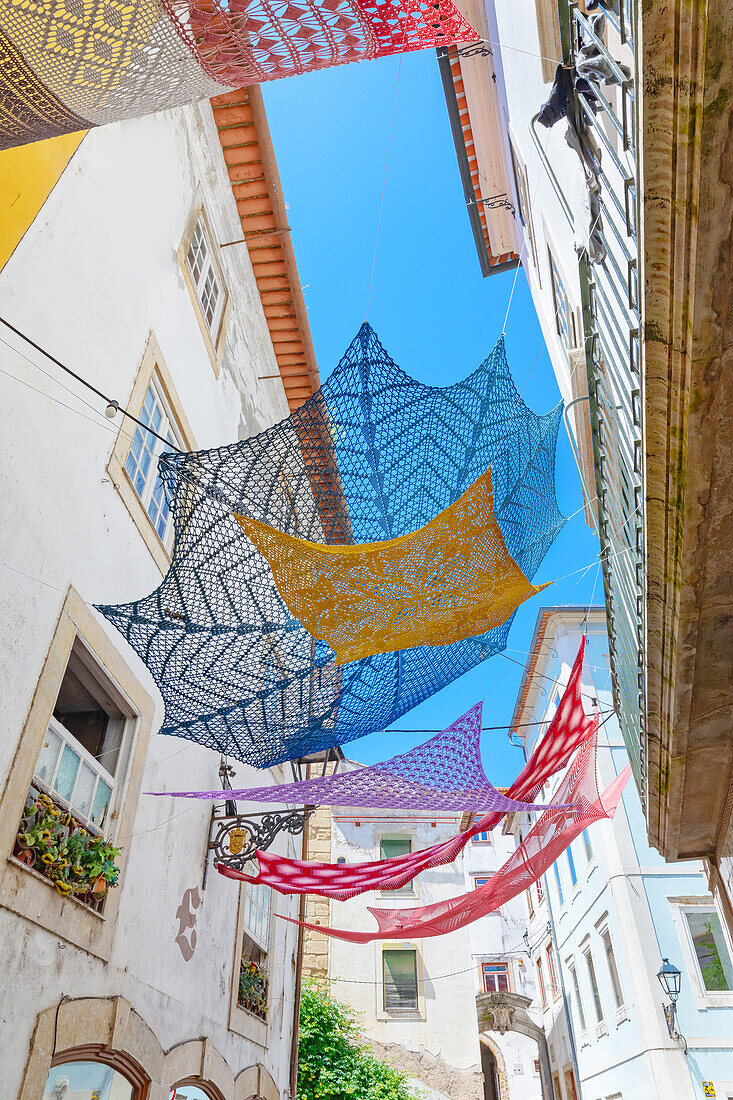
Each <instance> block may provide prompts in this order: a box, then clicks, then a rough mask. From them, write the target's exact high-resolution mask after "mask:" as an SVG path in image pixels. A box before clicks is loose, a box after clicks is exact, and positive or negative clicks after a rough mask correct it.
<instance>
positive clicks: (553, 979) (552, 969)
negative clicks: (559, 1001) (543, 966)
mask: <svg viewBox="0 0 733 1100" xmlns="http://www.w3.org/2000/svg"><path fill="white" fill-rule="evenodd" d="M546 955H547V974H548V977H549V979H550V989H551V990H552V996H553V997H559V996H560V984H559V982H558V980H557V967H556V966H555V954H554V952H553V950H552V944H548V945H547V950H546Z"/></svg>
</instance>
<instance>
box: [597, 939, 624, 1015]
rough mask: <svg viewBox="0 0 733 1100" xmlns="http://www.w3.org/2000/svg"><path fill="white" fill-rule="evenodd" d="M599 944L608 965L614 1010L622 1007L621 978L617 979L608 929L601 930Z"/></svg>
mask: <svg viewBox="0 0 733 1100" xmlns="http://www.w3.org/2000/svg"><path fill="white" fill-rule="evenodd" d="M600 936H601V943H602V944H603V950H604V951H605V953H606V962H607V963H608V973H609V976H610V978H611V989H612V990H613V999H614V1001H615V1004H616V1009H617V1010H618V1009H620V1008H623V1007H624V993H623V990H622V988H621V978H620V977H619V972H618V966H617V965H616V955H615V952H614V950H613V941H612V939H611V933H610V931H609V929H608V928H603V929H601V932H600Z"/></svg>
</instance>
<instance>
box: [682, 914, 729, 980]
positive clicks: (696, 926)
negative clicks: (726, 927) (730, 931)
mask: <svg viewBox="0 0 733 1100" xmlns="http://www.w3.org/2000/svg"><path fill="white" fill-rule="evenodd" d="M683 914H684V918H685V922H686V924H687V928H688V930H689V933H690V939H691V940H692V946H693V949H694V952H695V961H696V963H697V967H698V972H699V977H700V980H701V982H702V986H703V989H704V990H705V992H706V993H721V992H727V991H730V990H733V962H731V956H730V951H729V950H728V944H727V942H726V939H725V934H724V932H723V928H722V926H721V923H720V917H719V916H718V913H717V911H716V909H715V908H713V907H712V906H711V907H710V908H704V907H703V906H695V907H694V908H689V909H684V910H683Z"/></svg>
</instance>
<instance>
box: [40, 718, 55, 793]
mask: <svg viewBox="0 0 733 1100" xmlns="http://www.w3.org/2000/svg"><path fill="white" fill-rule="evenodd" d="M60 748H61V738H60V737H59V735H58V734H57V733H55V732H54V730H52V729H50V728H49V729H47V730H46V736H45V738H44V740H43V745H42V746H41V752H40V755H39V757H38V763H37V764H36V775H37V776H38V778H39V779H41V780H43V782H44V783H47V784H48V785H49V787H50V786H51V780H52V779H53V772H54V768H55V767H56V761H57V760H58V758H59V749H60Z"/></svg>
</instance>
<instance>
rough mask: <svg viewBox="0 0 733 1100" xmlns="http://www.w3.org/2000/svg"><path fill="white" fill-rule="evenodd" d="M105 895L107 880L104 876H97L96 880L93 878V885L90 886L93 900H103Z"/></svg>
mask: <svg viewBox="0 0 733 1100" xmlns="http://www.w3.org/2000/svg"><path fill="white" fill-rule="evenodd" d="M106 893H107V880H106V878H105V877H104V875H98V876H97V878H95V880H94V885H93V886H92V894H94V897H95V899H99V898H103V897H104V895H105V894H106Z"/></svg>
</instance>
